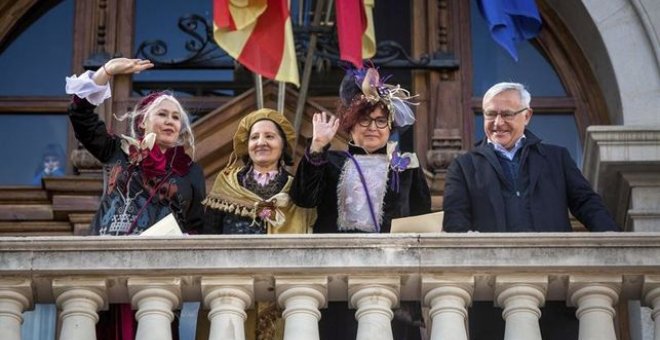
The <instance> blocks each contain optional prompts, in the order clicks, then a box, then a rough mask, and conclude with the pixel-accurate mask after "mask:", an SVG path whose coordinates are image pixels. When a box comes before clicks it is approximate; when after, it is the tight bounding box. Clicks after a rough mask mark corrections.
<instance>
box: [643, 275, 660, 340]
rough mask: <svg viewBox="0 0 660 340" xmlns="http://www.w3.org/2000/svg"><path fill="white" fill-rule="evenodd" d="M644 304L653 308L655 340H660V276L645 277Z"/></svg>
mask: <svg viewBox="0 0 660 340" xmlns="http://www.w3.org/2000/svg"><path fill="white" fill-rule="evenodd" d="M643 291H644V296H643V299H644V300H643V301H644V303H645V304H646V305H647V306H649V307H651V309H652V310H651V318H653V322H654V337H653V338H654V339H655V340H660V275H645V276H644V289H643Z"/></svg>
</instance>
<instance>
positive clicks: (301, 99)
mask: <svg viewBox="0 0 660 340" xmlns="http://www.w3.org/2000/svg"><path fill="white" fill-rule="evenodd" d="M324 2H325V1H324V0H317V1H316V8H314V19H313V20H312V27H318V26H319V24H320V23H321V12H322V11H323V3H324ZM316 40H317V36H316V33H315V32H314V31H311V33H310V35H309V45H307V56H306V57H305V69H304V71H303V78H302V83H301V85H300V93H299V94H298V103H297V104H296V117H295V120H294V122H293V127H294V129H295V130H296V140H295V143H293V145H294V150H295V147H296V146H298V135H299V134H300V125H302V116H303V110H304V109H305V102H306V101H307V90H308V89H309V79H310V78H311V76H312V61H313V59H314V50H315V49H316ZM294 157H295V155H294Z"/></svg>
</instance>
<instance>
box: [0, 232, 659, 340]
mask: <svg viewBox="0 0 660 340" xmlns="http://www.w3.org/2000/svg"><path fill="white" fill-rule="evenodd" d="M404 300H405V301H420V302H422V303H423V305H425V306H427V307H429V308H430V319H431V320H432V323H431V326H430V327H431V339H451V340H456V339H467V336H466V329H465V320H466V318H467V317H468V312H467V306H469V305H470V303H471V302H472V301H494V302H495V304H496V305H497V306H499V307H502V308H503V313H502V315H503V317H504V319H505V322H506V330H505V337H504V338H505V339H541V335H540V331H539V328H538V322H537V320H538V318H539V317H540V315H541V311H542V309H541V308H540V307H541V306H542V305H543V304H544V302H545V301H566V302H567V304H568V305H571V306H575V307H577V313H576V315H577V318H578V319H579V322H580V331H579V332H580V339H616V334H615V326H614V321H613V320H614V317H615V308H614V306H615V305H616V304H617V303H618V302H620V301H627V300H641V301H642V302H643V303H646V304H647V305H648V306H650V307H652V308H653V312H652V315H653V316H654V317H655V316H656V315H657V314H658V313H660V234H658V233H600V234H596V233H571V234H461V235H455V234H434V235H430V234H429V235H418V234H401V235H296V236H190V237H183V238H175V239H172V238H145V237H23V238H21V237H6V238H0V339H4V340H18V339H20V337H21V336H20V324H21V321H22V313H23V312H24V311H26V310H28V309H30V308H31V306H33V304H35V303H56V304H57V306H58V308H59V313H60V320H61V330H60V339H95V333H94V327H95V322H96V321H97V319H98V315H97V312H98V311H99V310H102V309H104V308H107V306H108V304H109V303H131V304H132V306H133V308H135V309H136V310H137V314H136V316H137V319H138V335H137V339H139V340H145V339H158V340H163V339H169V338H171V334H170V325H169V324H170V322H171V321H172V315H173V314H172V311H173V310H176V309H178V308H180V305H181V303H182V301H201V302H202V303H203V304H204V305H205V306H206V308H209V309H210V312H209V319H210V322H211V330H210V339H225V337H224V336H223V334H225V333H224V332H225V331H226V330H227V329H226V328H227V327H242V325H243V321H244V319H245V310H246V309H249V308H251V306H252V305H253V304H254V302H255V301H277V302H278V303H279V304H280V305H281V306H282V308H283V309H284V312H283V318H284V320H285V339H287V340H291V339H305V340H310V339H318V336H319V335H318V327H317V322H318V320H319V318H320V313H319V310H321V309H323V308H324V306H325V305H326V304H327V302H328V301H348V303H349V305H350V306H351V308H354V309H356V316H357V321H356V322H357V323H358V337H357V338H358V339H360V340H361V339H392V333H391V328H390V319H391V318H392V308H395V307H396V306H397V304H398V303H399V301H404ZM620 317H627V316H620ZM530 325H531V327H530ZM655 329H656V335H655V339H660V334H658V330H660V318H656V321H655ZM235 330H236V329H235ZM236 334H242V331H240V329H239V331H238V332H236Z"/></svg>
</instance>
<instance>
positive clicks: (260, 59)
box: [213, 0, 300, 86]
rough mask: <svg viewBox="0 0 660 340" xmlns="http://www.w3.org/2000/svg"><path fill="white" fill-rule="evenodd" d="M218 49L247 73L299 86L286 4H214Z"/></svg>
mask: <svg viewBox="0 0 660 340" xmlns="http://www.w3.org/2000/svg"><path fill="white" fill-rule="evenodd" d="M213 27H214V32H213V35H214V37H215V41H216V42H217V43H218V45H219V46H220V47H221V48H222V49H223V50H225V51H226V52H227V53H228V54H229V55H230V56H232V57H233V58H234V59H236V60H237V61H238V62H239V63H241V64H242V65H244V66H245V67H247V68H248V69H249V70H250V71H252V72H254V73H257V74H260V75H262V76H264V77H266V78H270V79H275V80H279V81H285V82H289V83H293V84H295V85H296V86H300V85H299V80H298V78H299V77H298V64H297V63H296V50H295V45H294V41H293V29H292V27H291V17H290V16H289V6H288V1H287V0H213Z"/></svg>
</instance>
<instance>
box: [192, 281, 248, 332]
mask: <svg viewBox="0 0 660 340" xmlns="http://www.w3.org/2000/svg"><path fill="white" fill-rule="evenodd" d="M202 294H203V296H204V305H205V306H206V307H207V308H209V309H210V311H209V321H210V322H211V329H210V333H209V340H245V320H246V319H247V313H245V309H247V308H248V307H250V305H251V304H252V302H253V300H254V279H253V278H252V277H249V276H237V277H203V278H202Z"/></svg>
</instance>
